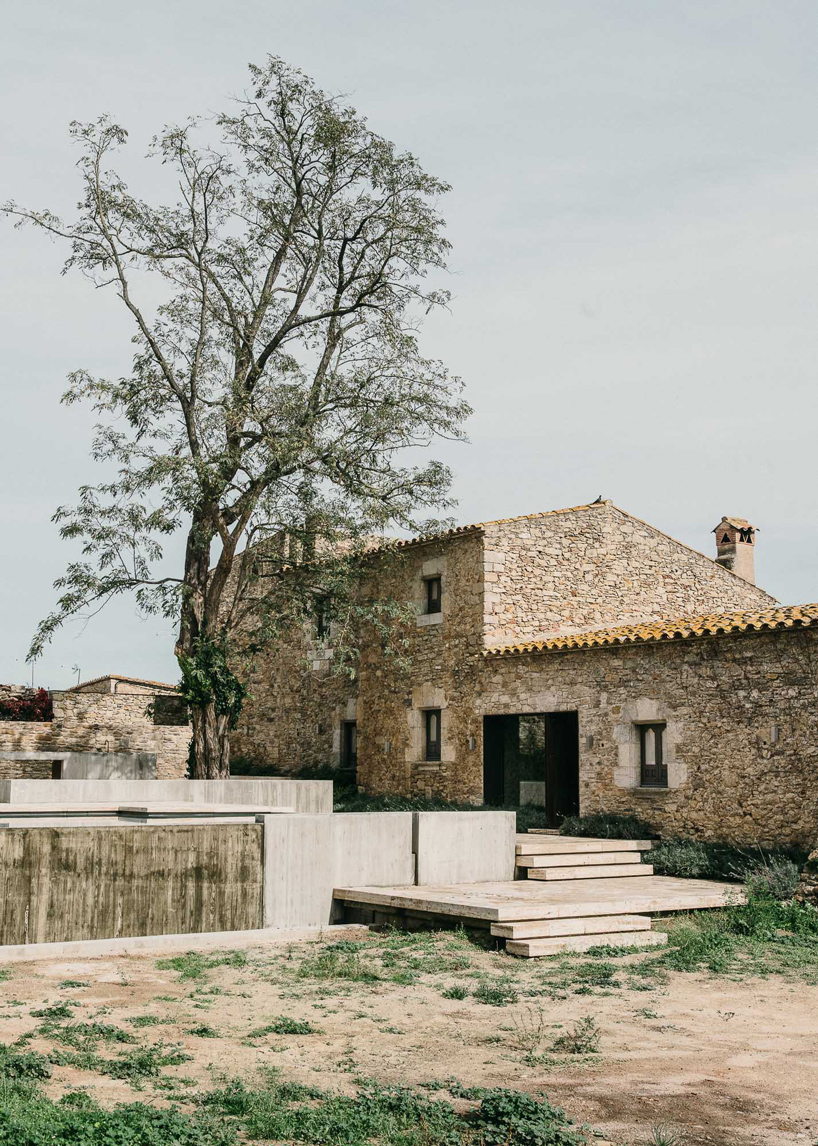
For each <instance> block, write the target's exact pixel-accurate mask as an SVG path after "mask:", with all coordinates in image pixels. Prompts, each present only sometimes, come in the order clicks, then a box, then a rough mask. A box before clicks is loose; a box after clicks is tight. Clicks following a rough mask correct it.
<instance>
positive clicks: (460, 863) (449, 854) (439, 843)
mask: <svg viewBox="0 0 818 1146" xmlns="http://www.w3.org/2000/svg"><path fill="white" fill-rule="evenodd" d="M412 819H413V824H412V847H413V850H414V852H415V854H416V856H417V882H418V883H419V884H422V883H478V882H480V881H482V880H492V881H496V882H501V881H503V880H509V879H514V837H515V833H516V818H515V815H514V812H413V813H412Z"/></svg>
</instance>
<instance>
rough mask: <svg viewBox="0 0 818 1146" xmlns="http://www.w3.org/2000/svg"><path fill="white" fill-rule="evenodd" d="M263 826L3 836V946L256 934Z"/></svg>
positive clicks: (29, 831)
mask: <svg viewBox="0 0 818 1146" xmlns="http://www.w3.org/2000/svg"><path fill="white" fill-rule="evenodd" d="M262 836H263V831H262V827H261V825H260V824H223V825H222V824H218V825H212V824H211V825H207V826H199V825H195V826H187V825H186V826H175V825H174V826H162V827H158V826H153V825H147V826H145V827H142V826H139V827H105V828H85V827H82V828H14V829H7V830H6V831H2V832H0V903H2V904H3V911H2V914H0V945H7V944H19V943H57V942H64V941H68V940H77V939H107V938H116V937H118V936H128V935H175V934H180V933H184V932H198V931H233V930H245V929H247V928H255V927H260V926H261V913H262V880H263V868H262Z"/></svg>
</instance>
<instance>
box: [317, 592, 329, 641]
mask: <svg viewBox="0 0 818 1146" xmlns="http://www.w3.org/2000/svg"><path fill="white" fill-rule="evenodd" d="M315 635H316V637H317V638H318V640H319V641H323V639H324V637H327V636H329V602H328V601H327V599H326V597H316V598H315Z"/></svg>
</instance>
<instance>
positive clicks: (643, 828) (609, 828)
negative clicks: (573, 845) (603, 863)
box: [560, 812, 654, 840]
mask: <svg viewBox="0 0 818 1146" xmlns="http://www.w3.org/2000/svg"><path fill="white" fill-rule="evenodd" d="M560 834H561V835H563V836H591V837H596V838H598V839H606V840H649V839H650V838H651V836H653V835H654V832H653V829H652V828H651V826H650V824H648V823H646V822H645V821H644V820H640V819H639V817H638V816H618V815H614V814H613V813H608V812H594V813H593V814H591V815H589V816H566V817H565V819H564V820H563V821H562V824H561V825H560Z"/></svg>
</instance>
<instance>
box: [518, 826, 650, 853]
mask: <svg viewBox="0 0 818 1146" xmlns="http://www.w3.org/2000/svg"><path fill="white" fill-rule="evenodd" d="M515 842H516V848H517V854H518V855H526V856H539V855H564V854H565V853H568V854H571V853H581V852H646V851H650V849H651V848H652V847H653V844H652V843H651V841H650V840H598V839H592V838H591V837H585V836H537V835H534V834H533V833H531V832H529V833H520V834H519V835H518V836H517V837H516V841H515Z"/></svg>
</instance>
